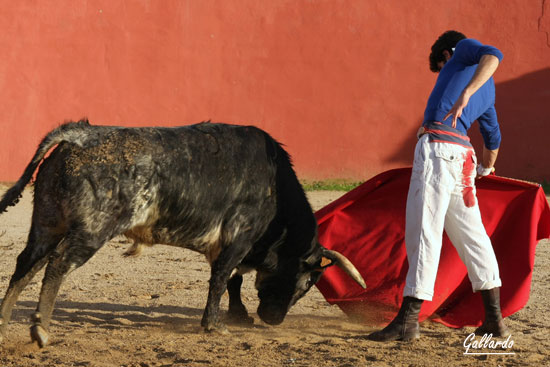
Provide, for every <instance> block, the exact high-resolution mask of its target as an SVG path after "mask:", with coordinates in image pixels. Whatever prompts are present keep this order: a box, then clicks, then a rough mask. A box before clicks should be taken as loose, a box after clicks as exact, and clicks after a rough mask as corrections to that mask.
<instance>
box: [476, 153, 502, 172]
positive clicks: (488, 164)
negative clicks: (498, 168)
mask: <svg viewBox="0 0 550 367" xmlns="http://www.w3.org/2000/svg"><path fill="white" fill-rule="evenodd" d="M497 156H498V148H497V149H493V150H489V149H487V148H486V147H485V146H483V158H482V163H481V166H482V167H478V171H477V178H481V177H483V176H487V175H488V174H490V173H491V172H493V171H494V169H495V168H494V166H495V162H496V160H497ZM482 170H486V171H487V172H482Z"/></svg>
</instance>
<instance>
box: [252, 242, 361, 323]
mask: <svg viewBox="0 0 550 367" xmlns="http://www.w3.org/2000/svg"><path fill="white" fill-rule="evenodd" d="M332 265H336V266H338V267H340V268H341V269H342V270H344V271H345V272H346V273H347V274H348V275H350V277H351V278H352V279H353V280H355V281H356V282H357V283H358V284H359V285H360V286H361V287H363V288H366V285H365V281H364V280H363V278H362V277H361V274H359V271H358V270H357V269H356V268H355V266H354V265H353V264H352V263H351V262H350V261H349V260H348V259H347V258H346V257H345V256H344V255H342V254H340V253H338V252H336V251H332V250H327V249H326V248H324V247H322V246H321V245H319V246H316V249H315V250H314V252H313V253H312V254H311V255H310V256H308V257H307V258H306V259H300V258H295V259H291V260H289V261H286V262H284V263H282V264H279V265H278V267H277V269H276V270H275V271H274V272H266V271H258V272H257V276H256V288H257V289H258V297H259V298H260V305H259V306H258V311H257V312H258V315H259V316H260V318H261V319H262V320H263V321H264V322H266V323H268V324H271V325H278V324H280V323H281V322H283V320H284V318H285V316H286V314H287V312H288V310H289V309H290V307H292V306H293V305H294V304H295V303H296V301H298V300H299V299H300V298H302V297H303V296H304V295H305V294H306V292H307V291H308V290H309V289H310V288H311V287H312V286H313V285H314V284H315V283H317V281H318V280H319V278H320V277H321V275H322V274H323V272H324V270H325V269H326V268H327V267H329V266H332Z"/></svg>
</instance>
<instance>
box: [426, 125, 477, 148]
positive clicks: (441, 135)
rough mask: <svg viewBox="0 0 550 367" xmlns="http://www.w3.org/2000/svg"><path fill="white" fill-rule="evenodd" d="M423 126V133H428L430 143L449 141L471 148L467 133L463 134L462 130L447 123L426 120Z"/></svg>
mask: <svg viewBox="0 0 550 367" xmlns="http://www.w3.org/2000/svg"><path fill="white" fill-rule="evenodd" d="M423 126H424V133H425V134H428V136H429V141H430V142H431V143H435V142H441V143H451V144H458V145H462V146H464V147H467V148H473V147H472V143H470V138H469V137H468V136H467V135H464V134H463V133H462V132H460V131H459V130H457V129H455V128H453V127H451V126H449V125H445V124H442V123H441V122H438V121H431V122H426V123H425V124H423Z"/></svg>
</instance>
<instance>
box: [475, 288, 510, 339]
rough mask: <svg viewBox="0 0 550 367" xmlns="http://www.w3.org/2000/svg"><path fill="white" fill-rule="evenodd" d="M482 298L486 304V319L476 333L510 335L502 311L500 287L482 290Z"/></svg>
mask: <svg viewBox="0 0 550 367" xmlns="http://www.w3.org/2000/svg"><path fill="white" fill-rule="evenodd" d="M481 298H482V299H483V306H485V321H484V322H483V325H481V326H480V327H478V328H477V329H476V331H475V333H476V335H484V334H487V335H489V334H493V336H500V337H507V336H508V335H510V332H509V331H508V328H507V327H506V325H504V321H503V319H502V313H501V312H500V288H493V289H488V290H483V291H481Z"/></svg>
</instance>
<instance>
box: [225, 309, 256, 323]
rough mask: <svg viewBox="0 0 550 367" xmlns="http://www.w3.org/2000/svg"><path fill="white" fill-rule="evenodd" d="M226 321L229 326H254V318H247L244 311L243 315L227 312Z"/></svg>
mask: <svg viewBox="0 0 550 367" xmlns="http://www.w3.org/2000/svg"><path fill="white" fill-rule="evenodd" d="M225 318H226V321H227V323H229V324H231V325H244V326H247V325H253V324H254V318H253V317H250V316H248V313H247V312H246V311H245V312H244V313H241V312H231V311H230V312H228V313H227V315H226V317H225Z"/></svg>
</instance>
